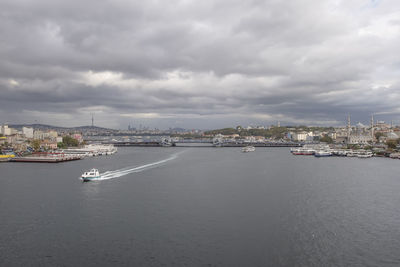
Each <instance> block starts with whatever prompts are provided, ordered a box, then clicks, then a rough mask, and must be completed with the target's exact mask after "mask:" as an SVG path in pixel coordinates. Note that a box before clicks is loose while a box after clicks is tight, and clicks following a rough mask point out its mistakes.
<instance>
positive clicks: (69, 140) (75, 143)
mask: <svg viewBox="0 0 400 267" xmlns="http://www.w3.org/2000/svg"><path fill="white" fill-rule="evenodd" d="M62 142H63V144H64V145H65V146H66V147H70V146H78V145H79V141H78V140H76V139H74V138H72V137H71V136H68V135H67V136H64V137H63V141H62Z"/></svg>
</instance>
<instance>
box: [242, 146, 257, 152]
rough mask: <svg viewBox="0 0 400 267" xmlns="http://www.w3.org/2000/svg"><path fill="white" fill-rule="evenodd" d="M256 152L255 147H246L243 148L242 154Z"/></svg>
mask: <svg viewBox="0 0 400 267" xmlns="http://www.w3.org/2000/svg"><path fill="white" fill-rule="evenodd" d="M253 151H256V148H255V147H254V146H245V147H243V148H242V152H245V153H246V152H253Z"/></svg>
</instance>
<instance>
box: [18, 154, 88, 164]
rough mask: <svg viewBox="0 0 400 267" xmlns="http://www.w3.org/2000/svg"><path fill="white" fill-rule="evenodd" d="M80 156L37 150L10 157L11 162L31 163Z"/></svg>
mask: <svg viewBox="0 0 400 267" xmlns="http://www.w3.org/2000/svg"><path fill="white" fill-rule="evenodd" d="M80 159H82V157H80V156H75V155H68V154H64V153H47V152H37V153H33V154H32V155H29V156H23V157H15V158H12V159H11V160H10V161H11V162H32V163H59V162H65V161H73V160H80Z"/></svg>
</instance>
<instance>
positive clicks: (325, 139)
mask: <svg viewBox="0 0 400 267" xmlns="http://www.w3.org/2000/svg"><path fill="white" fill-rule="evenodd" d="M319 141H321V142H325V143H328V144H332V143H333V139H332V138H330V137H329V136H327V135H324V136H323V137H321V139H319Z"/></svg>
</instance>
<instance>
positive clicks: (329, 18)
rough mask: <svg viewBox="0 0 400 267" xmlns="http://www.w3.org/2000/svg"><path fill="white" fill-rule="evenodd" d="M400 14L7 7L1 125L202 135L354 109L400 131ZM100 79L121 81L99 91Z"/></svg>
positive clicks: (386, 9) (2, 16)
mask: <svg viewBox="0 0 400 267" xmlns="http://www.w3.org/2000/svg"><path fill="white" fill-rule="evenodd" d="M398 7H399V3H397V2H396V1H394V0H392V1H385V2H380V3H379V4H377V5H369V4H368V3H364V2H363V1H352V2H349V1H311V0H295V1H250V0H249V1H218V2H213V1H168V2H165V1H123V0H118V1H107V2H105V1H104V2H103V1H89V0H87V1H61V0H58V1H54V0H47V1H46V0H40V1H11V0H9V1H8V0H7V1H3V2H2V9H1V11H0V59H1V60H0V94H1V97H0V111H1V115H0V122H1V121H10V120H11V119H12V120H15V121H16V122H20V121H25V119H26V118H25V117H21V116H27V115H26V114H24V115H22V114H21V116H18V115H17V114H16V111H18V110H22V109H23V110H29V111H37V112H38V113H37V114H53V115H54V114H59V116H61V117H62V116H63V118H65V119H66V120H68V119H69V118H71V117H72V118H74V119H72V120H71V121H69V122H68V123H76V124H81V123H82V124H84V123H85V122H86V121H87V120H86V119H85V120H80V119H79V118H81V117H84V116H85V115H86V113H88V114H89V113H90V112H91V111H93V110H97V111H98V112H99V115H98V117H99V121H101V122H102V123H104V126H113V127H125V126H126V123H128V122H129V120H130V119H129V116H130V115H132V118H135V120H137V121H140V122H142V123H147V124H149V125H153V126H157V125H164V126H165V127H166V126H167V124H168V123H171V124H173V125H175V123H183V124H186V125H188V127H189V126H190V127H194V125H196V123H198V127H199V128H210V127H218V125H221V126H229V124H236V123H241V124H243V123H246V121H248V122H249V123H253V122H257V123H260V124H261V123H264V124H267V123H272V122H274V121H275V120H282V121H286V122H287V123H296V122H304V121H308V122H309V123H311V124H312V123H313V122H318V123H319V122H321V121H324V120H326V121H343V120H344V119H343V118H344V117H345V114H347V113H348V112H350V113H352V114H353V115H354V116H353V117H354V118H355V119H356V120H361V121H364V122H365V121H367V120H368V118H367V116H369V114H370V113H377V112H382V113H385V114H387V119H388V120H389V119H394V120H396V119H398V115H399V114H398V111H397V103H398V101H399V95H398V93H397V92H398V89H399V78H398V77H400V76H399V67H398V66H399V65H400V64H399V63H400V56H399V55H398V53H397V49H398V47H399V45H400V38H399V37H400V36H399V31H398V19H396V18H397V16H396V13H395V10H396V9H398ZM396 27H397V28H396ZM396 29H397V31H396ZM89 71H93V72H94V73H98V72H100V73H101V72H110V73H116V74H118V73H119V74H121V76H120V77H119V78H118V79H117V81H104V82H98V83H95V84H94V85H90V84H88V82H87V81H85V80H84V78H83V77H85V76H84V74H85V73H88V72H89ZM170 73H175V74H176V77H174V78H171V77H170V76H169V74H170ZM232 75H233V76H232ZM231 76H232V77H233V78H230V77H231ZM102 109H103V111H102ZM34 114H36V113H34V112H31V115H29V116H30V117H29V118H30V119H34V117H35V115H34ZM124 114H125V115H124ZM126 114H130V115H129V116H127V115H126ZM135 114H139V115H138V116H137V117H135ZM140 114H157V116H158V117H157V116H156V117H151V116H150V117H151V118H150V117H149V118H147V117H146V116H144V115H143V118H142V117H140ZM259 114H265V115H268V116H266V117H265V118H267V119H265V118H263V117H262V116H261V117H260V118H257V116H258V115H259ZM53 115H51V116H53ZM36 116H40V115H36ZM43 116H45V115H43ZM49 116H50V115H49ZM163 116H164V117H163ZM56 117H57V116H56V115H54V118H56ZM188 117H191V118H192V119H189V118H188ZM275 118H276V119H275ZM41 119H45V118H41ZM49 120H51V118H50V119H49ZM399 121H400V120H399ZM175 126H177V125H175ZM180 126H185V125H180Z"/></svg>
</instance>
